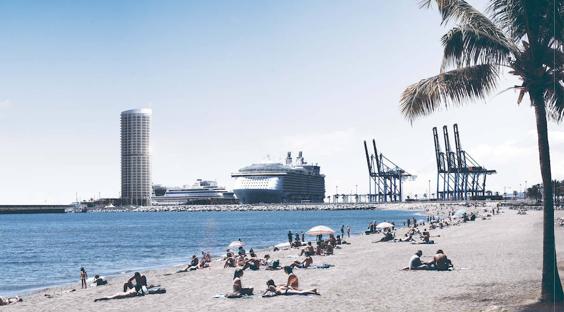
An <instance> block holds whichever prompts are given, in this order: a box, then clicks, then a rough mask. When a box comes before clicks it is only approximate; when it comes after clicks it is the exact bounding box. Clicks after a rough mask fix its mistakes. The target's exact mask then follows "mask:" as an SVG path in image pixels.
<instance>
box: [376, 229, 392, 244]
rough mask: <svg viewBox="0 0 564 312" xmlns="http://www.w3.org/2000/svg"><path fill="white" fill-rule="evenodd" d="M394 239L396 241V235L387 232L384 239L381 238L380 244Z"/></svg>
mask: <svg viewBox="0 0 564 312" xmlns="http://www.w3.org/2000/svg"><path fill="white" fill-rule="evenodd" d="M393 239H394V234H392V231H386V232H385V233H384V237H382V238H380V240H379V242H387V241H391V240H393Z"/></svg>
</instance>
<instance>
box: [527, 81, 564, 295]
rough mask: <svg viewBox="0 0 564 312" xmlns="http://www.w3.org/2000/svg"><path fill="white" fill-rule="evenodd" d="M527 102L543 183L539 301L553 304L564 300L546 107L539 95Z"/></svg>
mask: <svg viewBox="0 0 564 312" xmlns="http://www.w3.org/2000/svg"><path fill="white" fill-rule="evenodd" d="M530 96H531V102H532V103H533V106H534V107H535V117H536V121H537V136H538V148H539V159H540V169H541V175H542V184H543V203H544V210H543V217H544V218H543V221H544V224H543V241H542V251H543V252H542V255H543V258H542V259H543V260H542V288H541V301H543V302H547V303H555V302H562V301H564V293H563V292H562V283H561V282H560V276H559V274H558V267H557V261H556V248H555V239H554V199H553V198H552V174H551V169H550V149H549V145H548V129H547V123H546V108H545V103H544V98H543V96H542V92H531V93H530Z"/></svg>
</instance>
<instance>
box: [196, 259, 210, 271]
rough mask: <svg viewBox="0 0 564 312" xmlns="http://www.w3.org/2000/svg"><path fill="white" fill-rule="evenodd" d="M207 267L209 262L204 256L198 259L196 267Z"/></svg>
mask: <svg viewBox="0 0 564 312" xmlns="http://www.w3.org/2000/svg"><path fill="white" fill-rule="evenodd" d="M209 267H210V264H209V262H208V261H206V259H205V258H204V257H202V259H200V262H199V263H198V269H204V268H209Z"/></svg>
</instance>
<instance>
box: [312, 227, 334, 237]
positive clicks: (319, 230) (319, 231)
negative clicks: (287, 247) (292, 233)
mask: <svg viewBox="0 0 564 312" xmlns="http://www.w3.org/2000/svg"><path fill="white" fill-rule="evenodd" d="M306 234H307V235H312V236H317V235H329V234H335V231H333V230H332V229H331V228H330V227H328V226H325V225H318V226H314V227H312V228H311V229H309V230H308V231H307V232H306Z"/></svg>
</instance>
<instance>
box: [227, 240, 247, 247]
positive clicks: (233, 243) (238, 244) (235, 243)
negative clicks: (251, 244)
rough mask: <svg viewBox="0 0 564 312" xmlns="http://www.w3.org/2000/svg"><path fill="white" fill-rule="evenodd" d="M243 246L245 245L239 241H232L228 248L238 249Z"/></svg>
mask: <svg viewBox="0 0 564 312" xmlns="http://www.w3.org/2000/svg"><path fill="white" fill-rule="evenodd" d="M243 246H245V243H244V242H242V241H240V240H236V241H232V242H231V244H229V248H239V247H243Z"/></svg>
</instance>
